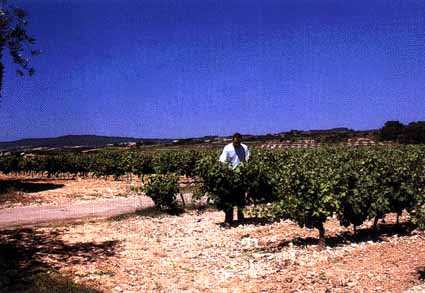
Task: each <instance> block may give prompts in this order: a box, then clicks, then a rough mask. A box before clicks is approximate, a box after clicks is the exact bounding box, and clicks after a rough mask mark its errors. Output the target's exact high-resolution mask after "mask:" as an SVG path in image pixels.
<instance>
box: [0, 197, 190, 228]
mask: <svg viewBox="0 0 425 293" xmlns="http://www.w3.org/2000/svg"><path fill="white" fill-rule="evenodd" d="M184 196H185V198H187V197H188V196H189V195H186V194H185V195H184ZM151 207H153V202H152V200H151V199H150V198H148V197H147V196H134V197H127V198H118V199H116V198H115V199H109V200H102V201H90V202H85V203H68V204H64V205H55V206H37V207H19V208H6V209H0V230H8V229H15V228H19V227H33V226H39V225H44V224H48V223H58V222H65V221H66V222H68V221H78V220H84V219H89V218H109V217H114V216H118V215H123V214H128V213H133V212H136V211H138V210H141V209H145V208H151Z"/></svg>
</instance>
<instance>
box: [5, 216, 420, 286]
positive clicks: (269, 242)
mask: <svg viewBox="0 0 425 293" xmlns="http://www.w3.org/2000/svg"><path fill="white" fill-rule="evenodd" d="M223 217H224V215H223V213H222V212H217V211H214V210H206V211H205V212H203V213H199V212H196V211H189V212H187V213H184V214H182V215H180V216H170V215H164V214H161V213H157V214H147V215H141V214H139V215H135V216H132V217H123V218H115V219H114V220H104V221H97V222H94V221H91V222H86V223H83V224H78V225H61V226H49V227H44V228H34V229H23V230H17V231H3V232H0V243H2V245H8V247H13V248H14V249H17V250H19V251H25V253H24V254H22V255H27V256H28V257H27V259H28V261H29V262H30V263H31V262H32V263H33V264H34V262H36V264H38V266H40V264H42V265H43V266H44V267H45V268H47V269H46V270H47V271H48V270H54V271H55V272H58V273H60V274H61V275H62V276H63V277H66V278H67V280H70V281H72V282H73V284H75V286H81V287H84V288H91V289H90V290H99V291H102V292H404V291H409V292H424V290H425V286H424V283H423V275H424V273H423V272H424V266H425V236H424V234H423V232H421V231H417V230H412V227H411V226H409V225H408V224H407V222H406V221H407V220H408V218H407V215H404V216H403V217H402V223H403V225H402V226H401V227H397V226H396V225H395V216H394V215H390V216H388V217H387V218H386V224H383V225H381V226H380V228H381V229H380V232H379V233H378V234H376V235H373V233H371V230H370V226H371V225H372V223H370V222H368V223H365V224H364V225H362V226H361V227H360V232H359V235H358V236H353V235H352V229H351V228H344V227H341V226H340V225H339V224H338V222H337V221H336V220H335V219H330V220H329V221H328V222H327V223H326V231H327V237H328V239H329V241H328V246H327V247H326V249H324V250H318V249H317V245H316V244H317V238H318V232H317V231H316V230H310V229H302V228H299V227H298V226H297V225H296V224H294V223H292V222H290V221H279V222H274V223H261V222H259V223H258V224H255V221H251V223H249V224H245V225H239V226H235V227H231V228H224V227H222V226H221V225H220V224H221V223H222V221H223ZM25 263H28V262H25V261H24V260H21V264H25ZM35 267H37V265H35ZM26 275H27V276H28V274H26Z"/></svg>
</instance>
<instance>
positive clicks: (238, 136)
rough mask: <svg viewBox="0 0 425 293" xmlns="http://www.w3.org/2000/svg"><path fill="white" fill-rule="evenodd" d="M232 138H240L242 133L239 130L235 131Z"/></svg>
mask: <svg viewBox="0 0 425 293" xmlns="http://www.w3.org/2000/svg"><path fill="white" fill-rule="evenodd" d="M232 138H239V139H242V135H241V134H240V133H239V132H236V133H235V134H233V137H232Z"/></svg>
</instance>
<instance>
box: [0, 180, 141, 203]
mask: <svg viewBox="0 0 425 293" xmlns="http://www.w3.org/2000/svg"><path fill="white" fill-rule="evenodd" d="M0 185H1V186H2V189H3V192H0V208H12V207H21V206H41V205H61V204H67V203H75V202H84V201H93V200H98V199H111V198H117V197H128V196H130V195H135V192H134V191H133V188H136V187H140V186H141V182H140V180H133V181H132V182H127V181H126V180H119V181H115V180H112V179H108V180H105V179H81V178H76V179H55V178H31V177H26V176H6V175H4V174H0Z"/></svg>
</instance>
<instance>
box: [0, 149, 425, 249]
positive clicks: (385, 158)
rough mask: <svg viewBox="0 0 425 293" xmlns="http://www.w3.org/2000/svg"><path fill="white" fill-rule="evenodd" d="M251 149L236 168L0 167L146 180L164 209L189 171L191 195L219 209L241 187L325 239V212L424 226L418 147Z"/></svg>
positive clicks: (82, 159)
mask: <svg viewBox="0 0 425 293" xmlns="http://www.w3.org/2000/svg"><path fill="white" fill-rule="evenodd" d="M251 153H252V154H251V158H250V161H249V162H246V163H244V164H242V165H241V166H240V167H238V168H237V169H236V170H232V168H231V167H230V165H225V164H222V163H220V162H218V156H219V153H218V152H216V151H170V152H156V153H144V152H137V151H129V152H122V153H107V152H100V153H96V154H78V155H76V154H59V155H39V156H34V157H31V158H25V157H23V156H7V157H2V158H0V171H1V172H3V173H5V174H12V173H16V174H19V173H24V174H26V175H32V176H47V177H64V178H75V177H77V176H80V177H83V178H87V177H103V178H106V177H108V176H113V177H114V178H115V179H120V178H122V177H123V176H125V177H126V178H127V179H132V178H133V176H136V177H135V178H150V179H149V180H148V181H147V182H146V183H147V184H146V185H147V189H145V191H146V193H147V194H148V195H149V196H151V197H152V198H153V199H154V201H155V199H157V201H158V204H157V205H158V207H161V208H167V207H174V206H175V204H176V203H175V194H176V193H177V192H178V182H177V180H176V177H175V176H177V175H180V176H188V177H192V178H194V179H196V180H195V181H196V182H197V187H198V188H197V192H196V193H197V194H196V195H195V196H198V197H201V196H203V195H205V194H207V195H208V196H209V197H210V198H211V199H212V201H213V202H214V203H215V205H216V207H217V208H218V209H221V210H222V209H225V208H226V207H227V206H229V205H230V206H231V205H234V204H235V199H234V198H233V197H232V195H234V194H236V192H237V191H239V190H244V191H246V196H247V202H248V203H249V204H251V205H250V206H251V207H252V208H251V209H250V213H251V214H252V215H253V216H255V217H262V218H270V219H279V218H283V219H290V220H292V221H294V222H296V223H298V224H299V225H300V226H301V227H304V226H305V227H308V228H316V229H318V231H319V235H320V239H321V240H322V241H323V240H324V237H325V229H324V223H325V222H326V220H327V219H328V218H329V217H336V218H337V219H338V221H339V222H340V224H341V225H342V226H344V227H348V226H350V225H352V226H353V228H354V230H355V229H356V227H357V226H359V225H361V224H362V223H363V222H364V221H366V220H373V221H374V224H375V227H376V224H377V223H378V220H380V219H384V217H385V215H386V214H389V213H396V214H397V215H398V216H400V215H401V214H402V212H403V211H407V212H408V213H410V215H411V220H412V222H413V223H414V224H417V225H418V226H419V227H422V228H423V227H424V225H425V223H424V204H425V147H423V146H397V147H379V146H377V147H369V148H358V149H352V148H344V147H333V148H332V147H329V148H316V149H286V150H275V151H271V150H255V149H254V150H253V151H252V152H251ZM147 175H148V176H147ZM149 175H152V176H149ZM159 195H160V196H159ZM155 203H157V202H155Z"/></svg>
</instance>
